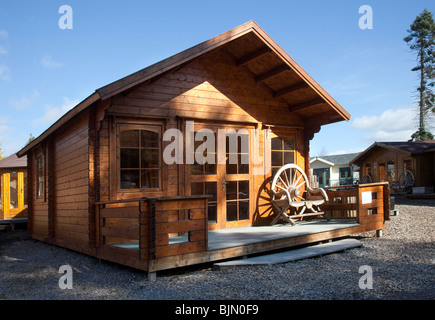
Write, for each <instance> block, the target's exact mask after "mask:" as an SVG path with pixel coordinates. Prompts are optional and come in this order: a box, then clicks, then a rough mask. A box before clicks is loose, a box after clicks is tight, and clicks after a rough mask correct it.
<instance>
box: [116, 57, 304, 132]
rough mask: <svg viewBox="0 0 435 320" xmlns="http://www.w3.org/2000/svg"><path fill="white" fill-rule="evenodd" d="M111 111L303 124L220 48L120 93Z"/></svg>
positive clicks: (146, 114) (145, 114) (143, 114)
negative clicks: (158, 77) (129, 90)
mask: <svg viewBox="0 0 435 320" xmlns="http://www.w3.org/2000/svg"><path fill="white" fill-rule="evenodd" d="M110 111H112V112H114V113H117V114H131V115H142V116H161V117H175V116H181V117H190V118H200V119H209V120H222V121H225V120H227V121H261V122H264V123H282V124H286V125H290V124H294V125H301V124H302V123H303V120H302V119H301V117H299V116H297V115H294V114H290V113H289V110H288V106H287V104H286V103H283V102H282V101H280V100H279V99H274V98H273V95H272V92H271V91H270V89H268V88H267V87H266V86H265V85H263V84H261V83H257V82H255V80H254V79H253V77H252V76H251V74H250V73H249V71H248V70H247V69H245V68H240V67H237V66H236V63H235V60H234V58H233V57H232V56H231V55H230V54H228V53H226V52H225V51H223V50H221V51H220V52H217V53H215V54H214V55H213V56H212V57H211V56H210V57H206V58H204V59H199V60H197V61H194V62H192V63H190V64H188V65H187V66H185V67H183V68H180V69H179V70H177V71H174V72H171V73H169V74H167V75H166V76H164V77H162V78H160V79H158V80H156V81H154V82H153V83H145V84H143V85H141V86H140V87H139V88H137V89H136V90H133V91H131V92H130V93H129V94H127V95H120V96H119V97H117V98H115V99H114V102H113V105H112V107H111V108H110ZM277 114H279V115H280V117H279V119H277V117H276V115H277Z"/></svg>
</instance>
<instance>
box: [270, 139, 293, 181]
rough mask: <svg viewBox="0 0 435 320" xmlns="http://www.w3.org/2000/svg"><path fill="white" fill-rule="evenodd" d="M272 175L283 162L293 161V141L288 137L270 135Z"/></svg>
mask: <svg viewBox="0 0 435 320" xmlns="http://www.w3.org/2000/svg"><path fill="white" fill-rule="evenodd" d="M271 152H272V157H271V161H272V177H273V176H275V173H276V172H277V171H278V170H279V169H280V168H281V167H282V166H284V165H285V164H288V163H294V162H295V141H294V139H292V138H290V137H272V141H271Z"/></svg>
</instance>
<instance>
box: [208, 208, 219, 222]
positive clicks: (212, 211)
mask: <svg viewBox="0 0 435 320" xmlns="http://www.w3.org/2000/svg"><path fill="white" fill-rule="evenodd" d="M207 209H208V222H209V223H216V221H217V210H216V209H217V207H216V204H209V205H208V207H207Z"/></svg>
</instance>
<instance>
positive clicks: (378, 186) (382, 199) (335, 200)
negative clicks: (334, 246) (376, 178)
mask: <svg viewBox="0 0 435 320" xmlns="http://www.w3.org/2000/svg"><path fill="white" fill-rule="evenodd" d="M324 189H325V191H326V192H327V194H328V197H329V202H328V203H325V204H324V205H323V206H322V210H324V211H325V212H326V213H327V214H328V215H329V216H330V217H331V218H333V219H356V220H357V222H358V223H360V224H364V225H370V224H377V223H380V222H383V221H385V220H388V219H389V212H390V196H389V190H388V182H380V183H369V184H360V185H353V186H340V187H329V188H324Z"/></svg>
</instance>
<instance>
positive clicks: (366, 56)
mask: <svg viewBox="0 0 435 320" xmlns="http://www.w3.org/2000/svg"><path fill="white" fill-rule="evenodd" d="M62 5H69V6H70V7H71V8H72V10H73V15H72V17H73V29H71V30H62V29H61V28H59V19H60V18H61V17H62V15H63V14H60V13H59V12H58V11H59V8H60V7H61V6H62ZM362 5H369V6H371V8H372V10H373V29H365V30H362V29H360V28H359V24H358V22H359V19H360V18H361V17H362V15H363V14H360V13H359V12H358V9H359V8H360V6H362ZM425 8H427V9H428V10H430V11H432V12H433V13H435V2H434V1H433V0H430V1H426V0H414V1H406V2H402V1H401V2H399V1H387V0H382V1H381V0H377V1H366V0H358V1H357V0H340V1H338V0H329V1H289V0H287V1H284V0H282V1H274V0H269V1H256V0H250V1H237V0H232V1H189V0H185V1H165V0H160V1H133V0H124V1H95V0H93V1H78V0H62V1H54V0H52V1H30V0H29V1H23V0H16V1H2V2H1V3H0V142H1V146H0V147H1V148H2V150H3V153H4V155H9V154H12V153H14V152H16V151H18V150H20V149H21V148H22V147H23V146H24V145H25V143H26V142H27V140H28V138H29V135H30V134H33V135H34V136H38V135H40V134H41V133H42V132H43V131H44V130H46V129H47V128H48V127H49V126H50V125H51V124H53V123H54V122H55V121H56V120H57V119H58V118H59V117H60V116H62V115H63V114H64V113H65V112H66V111H68V110H69V109H70V108H72V107H73V106H74V105H75V104H77V103H78V102H80V101H82V100H83V99H85V98H86V97H87V96H89V95H90V94H92V93H93V92H94V91H95V90H96V89H98V88H100V87H102V86H104V85H106V84H108V83H111V82H113V81H115V80H118V79H119V78H122V77H124V76H126V75H128V74H130V73H133V72H135V71H137V70H140V69H142V68H144V67H147V66H149V65H151V64H153V63H155V62H158V61H160V60H162V59H165V58H167V57H169V56H171V55H173V54H176V53H178V52H180V51H182V50H185V49H187V48H189V47H191V46H193V45H196V44H198V43H200V42H202V41H205V40H208V39H210V38H212V37H214V36H216V35H218V34H221V33H223V32H225V31H228V30H230V29H232V28H234V27H236V26H239V25H241V24H243V23H245V22H247V21H249V20H254V21H255V22H257V23H258V24H259V26H260V27H261V28H262V29H263V30H264V31H265V32H266V33H268V34H269V35H270V36H271V37H272V39H274V40H275V41H276V42H277V43H278V44H279V45H280V46H281V47H282V48H283V49H284V50H285V51H286V52H287V53H288V54H289V55H290V56H291V57H292V58H293V59H294V60H295V61H296V62H297V63H299V64H300V65H301V67H302V68H304V69H305V70H306V71H307V72H308V73H309V74H310V75H311V76H312V77H313V78H314V79H315V80H316V81H317V82H318V83H319V84H320V85H321V86H322V87H323V88H324V89H325V90H326V91H327V92H328V93H329V94H330V95H331V96H332V97H334V98H335V99H336V100H337V101H338V102H339V103H340V104H341V105H342V106H343V107H344V108H345V109H346V110H347V111H348V112H349V113H350V114H351V120H350V121H349V122H341V123H336V124H331V125H328V126H324V127H322V129H321V131H320V132H319V133H317V134H316V135H315V137H314V139H313V140H312V142H311V155H312V156H316V155H319V154H332V153H345V152H357V151H361V150H363V149H365V148H367V147H368V146H370V145H371V144H372V143H373V142H374V141H397V140H407V139H409V138H410V135H411V134H412V133H413V132H414V131H415V130H416V125H417V123H416V119H417V118H416V117H417V111H416V109H415V105H416V98H417V96H416V92H415V88H416V87H417V84H418V78H417V75H416V74H415V73H414V72H411V71H410V70H411V68H412V67H413V66H414V65H415V61H416V57H415V55H414V54H413V53H412V52H411V51H410V50H409V49H408V47H407V45H406V43H405V42H404V41H403V38H404V37H405V36H406V35H407V32H406V30H407V29H408V28H409V26H410V24H411V23H412V22H413V21H414V19H415V17H416V16H417V15H419V14H420V13H421V12H422V11H423V10H424V9H425ZM431 124H432V126H433V127H432V128H431V129H432V132H433V133H435V123H434V122H433V121H432V122H431Z"/></svg>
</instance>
